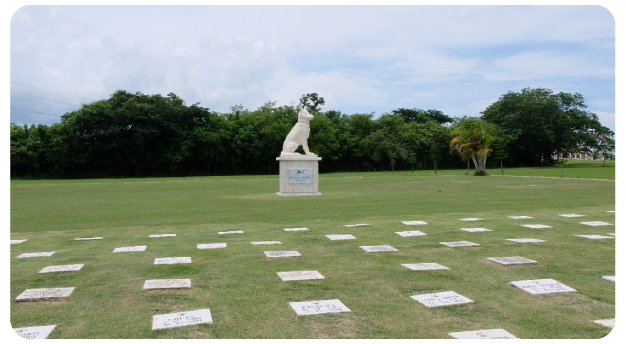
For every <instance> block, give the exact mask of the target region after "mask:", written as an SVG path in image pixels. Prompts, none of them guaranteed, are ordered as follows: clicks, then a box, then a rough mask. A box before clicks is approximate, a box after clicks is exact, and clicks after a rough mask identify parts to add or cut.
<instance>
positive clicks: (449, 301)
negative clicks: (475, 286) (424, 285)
mask: <svg viewBox="0 0 626 344" xmlns="http://www.w3.org/2000/svg"><path fill="white" fill-rule="evenodd" d="M411 298H412V299H413V300H416V301H418V302H419V303H421V304H423V305H424V306H426V307H439V306H450V305H458V304H462V303H471V302H474V301H473V300H470V299H468V298H467V297H465V296H463V295H461V294H457V293H455V292H453V291H444V292H441V293H434V294H422V295H413V296H411Z"/></svg>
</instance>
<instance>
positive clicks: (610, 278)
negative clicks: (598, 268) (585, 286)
mask: <svg viewBox="0 0 626 344" xmlns="http://www.w3.org/2000/svg"><path fill="white" fill-rule="evenodd" d="M602 279H603V280H607V281H609V282H613V283H615V276H602Z"/></svg>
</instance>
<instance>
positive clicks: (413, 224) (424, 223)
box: [401, 221, 428, 226]
mask: <svg viewBox="0 0 626 344" xmlns="http://www.w3.org/2000/svg"><path fill="white" fill-rule="evenodd" d="M401 222H402V223H404V224H405V225H407V226H417V225H427V224H428V223H426V222H424V221H401Z"/></svg>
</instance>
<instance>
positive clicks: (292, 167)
mask: <svg viewBox="0 0 626 344" xmlns="http://www.w3.org/2000/svg"><path fill="white" fill-rule="evenodd" d="M276 160H277V161H280V169H279V171H280V192H277V193H276V194H277V195H278V196H284V197H288V196H321V195H322V194H321V193H319V192H318V181H317V176H318V171H319V170H318V163H319V161H320V160H322V158H320V157H318V156H315V155H302V154H299V155H282V156H280V157H278V158H276Z"/></svg>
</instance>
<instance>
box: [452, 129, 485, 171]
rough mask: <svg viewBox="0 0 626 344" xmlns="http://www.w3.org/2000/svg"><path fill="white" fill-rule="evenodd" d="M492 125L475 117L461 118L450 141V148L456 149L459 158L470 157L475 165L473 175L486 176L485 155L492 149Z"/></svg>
mask: <svg viewBox="0 0 626 344" xmlns="http://www.w3.org/2000/svg"><path fill="white" fill-rule="evenodd" d="M494 129H495V127H494V125H493V124H490V123H488V122H485V121H483V120H482V119H477V118H464V119H462V120H461V121H460V122H459V124H458V127H457V129H456V132H455V134H456V135H455V136H454V138H453V139H452V141H450V148H451V149H454V150H456V151H457V152H458V153H459V155H460V156H461V160H463V161H468V173H469V159H470V158H471V159H472V161H473V162H474V166H475V167H476V172H475V173H474V175H475V176H488V175H489V174H488V173H487V172H486V171H485V168H486V167H487V166H486V165H487V155H488V154H489V152H491V151H492V149H491V148H490V145H491V143H492V142H493V132H494Z"/></svg>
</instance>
